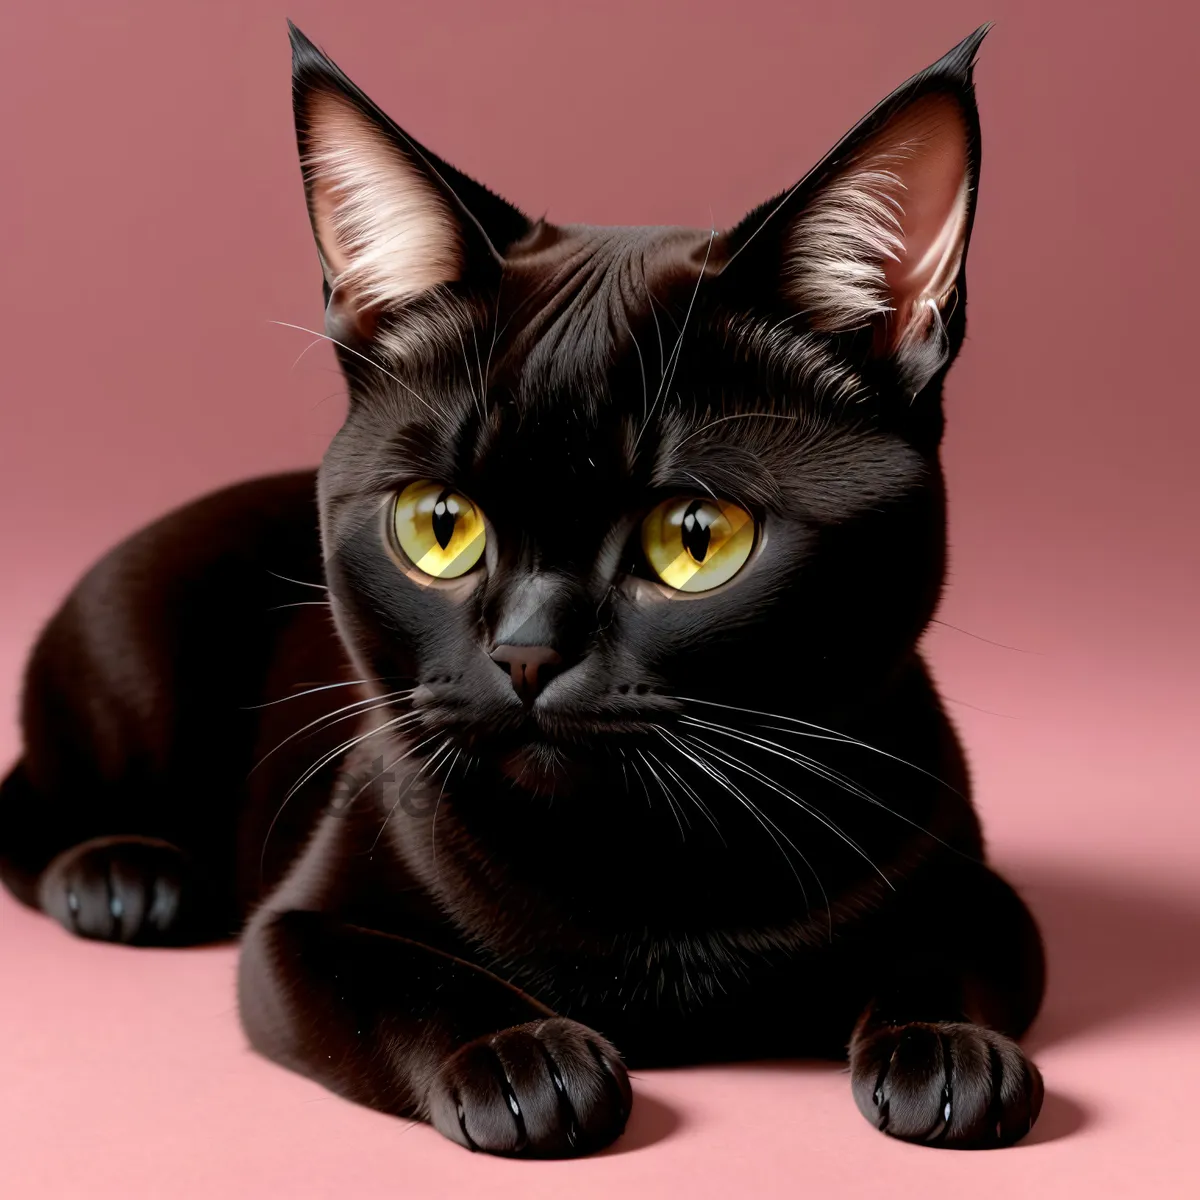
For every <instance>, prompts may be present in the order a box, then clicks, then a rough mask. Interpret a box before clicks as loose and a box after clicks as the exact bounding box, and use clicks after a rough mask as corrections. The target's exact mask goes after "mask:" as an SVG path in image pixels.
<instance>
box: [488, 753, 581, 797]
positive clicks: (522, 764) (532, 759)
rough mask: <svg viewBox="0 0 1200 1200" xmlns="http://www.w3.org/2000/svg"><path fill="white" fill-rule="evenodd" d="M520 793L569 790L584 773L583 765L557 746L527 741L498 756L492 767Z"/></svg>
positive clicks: (553, 793) (546, 792)
mask: <svg viewBox="0 0 1200 1200" xmlns="http://www.w3.org/2000/svg"><path fill="white" fill-rule="evenodd" d="M496 765H497V766H498V767H499V769H500V772H501V774H503V775H505V776H507V777H508V778H509V779H511V780H512V781H513V783H515V784H516V785H517V786H518V787H519V788H521V789H522V790H523V791H526V792H530V793H532V794H533V795H535V796H555V795H559V796H561V795H563V794H564V793H565V792H570V791H573V790H574V788H575V786H576V785H577V784H578V783H579V781H580V779H581V778H582V776H583V775H584V773H585V768H584V765H583V763H581V762H580V761H579V759H578V758H577V757H575V756H573V755H571V754H569V753H568V752H567V751H565V750H563V748H562V747H561V746H555V745H552V744H551V743H549V742H530V743H527V744H525V745H523V746H520V747H519V748H518V749H516V750H511V751H509V752H508V753H506V754H503V755H501V756H500V758H499V760H498V762H497V764H496Z"/></svg>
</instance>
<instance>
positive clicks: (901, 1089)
mask: <svg viewBox="0 0 1200 1200" xmlns="http://www.w3.org/2000/svg"><path fill="white" fill-rule="evenodd" d="M850 1074H851V1080H852V1086H853V1089H854V1100H855V1103H857V1105H858V1108H859V1111H860V1112H861V1113H862V1114H863V1116H864V1117H866V1118H867V1120H868V1121H870V1122H871V1123H872V1124H873V1125H874V1126H876V1128H878V1129H881V1130H882V1131H883V1132H884V1133H888V1134H891V1136H892V1137H896V1138H902V1139H903V1140H905V1141H909V1142H922V1143H925V1144H927V1145H932V1146H947V1147H952V1148H955V1149H964V1150H965V1149H985V1148H988V1147H998V1146H1009V1145H1012V1143H1013V1142H1017V1141H1019V1140H1020V1139H1021V1138H1023V1137H1024V1136H1025V1135H1026V1134H1027V1133H1028V1132H1029V1131H1030V1129H1032V1128H1033V1123H1034V1121H1036V1120H1037V1116H1038V1113H1039V1112H1040V1111H1041V1107H1042V1096H1043V1090H1042V1077H1041V1075H1040V1074H1039V1073H1038V1069H1037V1067H1035V1066H1034V1065H1033V1063H1031V1062H1030V1061H1029V1059H1028V1058H1026V1057H1025V1054H1024V1052H1023V1051H1022V1050H1021V1048H1020V1046H1018V1045H1017V1044H1016V1042H1014V1041H1012V1040H1011V1039H1010V1038H1006V1037H1004V1036H1002V1035H1001V1034H998V1033H993V1032H992V1031H991V1030H990V1029H984V1028H983V1027H982V1026H980V1025H972V1024H968V1023H954V1024H950V1023H944V1024H943V1023H938V1024H932V1023H931V1024H924V1023H914V1024H910V1025H898V1026H883V1027H881V1028H877V1029H872V1030H869V1031H867V1032H866V1033H862V1034H858V1035H856V1037H855V1039H854V1041H853V1043H852V1044H851V1047H850Z"/></svg>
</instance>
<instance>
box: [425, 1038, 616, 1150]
mask: <svg viewBox="0 0 1200 1200" xmlns="http://www.w3.org/2000/svg"><path fill="white" fill-rule="evenodd" d="M632 1103H633V1093H632V1091H631V1089H630V1086H629V1076H628V1075H627V1074H626V1072H625V1067H624V1065H623V1064H622V1063H621V1059H620V1057H619V1056H618V1054H617V1052H616V1050H614V1049H613V1047H612V1046H611V1045H610V1044H609V1043H608V1042H607V1041H605V1040H604V1038H602V1037H601V1036H600V1035H599V1034H598V1033H595V1032H593V1031H592V1030H591V1029H588V1028H587V1026H586V1025H580V1024H579V1023H578V1022H577V1021H569V1020H566V1019H565V1018H562V1017H553V1018H550V1019H549V1020H545V1021H533V1022H530V1023H529V1024H527V1025H517V1026H514V1027H513V1028H512V1029H504V1030H501V1031H500V1032H499V1033H496V1034H493V1035H491V1036H489V1037H485V1038H479V1039H477V1040H476V1041H473V1042H469V1043H468V1044H467V1045H465V1046H463V1047H462V1048H461V1049H460V1050H458V1051H456V1052H455V1053H454V1054H452V1055H451V1056H450V1057H449V1058H448V1059H447V1060H446V1061H445V1062H444V1063H443V1064H442V1065H441V1067H440V1069H439V1071H438V1074H437V1076H436V1078H435V1079H434V1081H433V1084H432V1085H431V1087H430V1089H429V1097H428V1111H429V1118H430V1120H431V1121H432V1122H433V1124H434V1126H435V1127H436V1128H437V1129H439V1130H440V1131H441V1132H442V1133H443V1134H445V1135H446V1137H448V1138H450V1140H451V1141H455V1142H458V1143H459V1145H462V1146H466V1147H467V1148H468V1149H470V1150H485V1151H487V1152H488V1153H490V1154H507V1155H517V1154H520V1155H528V1156H530V1157H535V1158H566V1157H571V1156H574V1155H579V1154H588V1153H591V1152H592V1151H595V1150H599V1149H602V1148H603V1147H604V1146H607V1145H608V1144H609V1143H610V1142H612V1141H614V1140H615V1139H616V1138H617V1137H619V1136H620V1134H621V1133H622V1131H623V1130H624V1129H625V1122H626V1121H627V1120H628V1119H629V1112H630V1108H631V1106H632Z"/></svg>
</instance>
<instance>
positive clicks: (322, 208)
mask: <svg viewBox="0 0 1200 1200" xmlns="http://www.w3.org/2000/svg"><path fill="white" fill-rule="evenodd" d="M304 119H305V127H306V133H307V138H306V142H307V153H305V155H304V156H303V159H302V160H301V161H302V166H303V168H304V173H305V177H306V179H307V180H308V181H309V191H310V198H311V199H310V204H311V209H312V219H313V228H314V231H315V233H316V237H317V242H318V245H319V246H320V250H321V257H322V259H323V261H324V263H325V266H326V272H327V274H326V278H327V280H328V283H329V286H330V289H331V291H332V292H333V293H334V294H335V295H337V294H339V293H341V296H342V299H344V300H345V301H347V302H349V303H351V304H353V305H354V307H356V308H376V309H384V308H388V307H389V306H392V305H395V304H397V303H400V302H402V301H404V300H407V299H410V298H411V297H413V296H416V295H419V294H420V293H422V292H425V291H428V290H429V289H430V288H433V287H436V286H437V285H438V284H440V283H449V282H450V281H451V280H454V279H457V278H458V276H459V272H460V271H461V269H462V239H461V237H460V235H459V231H458V226H457V223H456V221H455V219H454V217H453V215H452V214H451V212H450V209H449V208H448V206H447V205H446V203H445V201H444V200H443V199H442V197H441V196H440V195H439V194H438V192H437V191H436V190H435V189H434V188H433V187H431V186H430V184H429V183H428V182H427V181H426V179H425V178H424V177H423V175H422V173H421V172H419V171H417V170H416V169H414V166H413V164H412V162H411V161H410V160H409V159H408V158H407V157H406V156H405V155H404V154H403V152H401V151H400V150H399V149H398V148H397V147H396V146H395V145H394V144H393V143H392V142H391V141H390V140H389V139H387V138H386V137H384V136H383V135H382V133H381V131H380V130H379V129H378V128H377V127H375V126H374V125H373V123H372V122H370V121H369V120H368V119H367V118H366V117H365V116H364V115H363V114H362V113H361V112H360V111H359V109H358V108H357V107H356V106H355V105H354V104H353V103H352V102H351V101H349V100H347V99H346V98H345V97H342V96H337V95H334V94H332V93H330V92H325V91H316V92H313V93H311V94H310V96H309V97H308V99H307V103H306V106H305V114H304Z"/></svg>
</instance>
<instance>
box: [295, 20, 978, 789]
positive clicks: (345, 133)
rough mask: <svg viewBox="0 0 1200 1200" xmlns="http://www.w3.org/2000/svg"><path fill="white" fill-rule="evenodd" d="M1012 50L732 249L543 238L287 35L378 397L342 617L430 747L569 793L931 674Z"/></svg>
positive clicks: (312, 196)
mask: <svg viewBox="0 0 1200 1200" xmlns="http://www.w3.org/2000/svg"><path fill="white" fill-rule="evenodd" d="M985 32H986V30H982V29H981V30H979V31H977V32H976V33H975V34H973V35H972V36H971V37H969V38H967V39H966V40H965V41H964V42H962V43H961V44H960V45H959V46H957V47H956V48H955V49H954V50H952V51H951V52H950V53H949V54H947V55H946V56H945V57H944V58H942V59H941V60H939V61H938V62H937V63H935V64H934V65H933V66H931V67H929V68H928V69H927V70H925V71H923V72H921V73H920V74H919V75H917V76H915V77H914V78H912V79H910V80H909V81H908V82H907V83H905V84H904V85H903V86H902V87H900V88H899V89H898V90H897V91H895V92H893V93H892V94H891V95H890V96H889V97H887V99H885V100H884V101H883V102H882V103H881V104H880V105H878V106H877V107H876V108H875V109H874V110H873V111H872V112H871V113H869V114H868V115H867V116H866V117H865V118H863V120H861V121H860V122H859V123H858V124H857V125H856V126H855V127H854V128H853V130H852V131H851V132H850V133H849V134H848V135H847V136H846V137H845V138H843V139H842V141H841V142H839V143H838V145H837V146H836V147H835V148H834V149H833V150H832V151H831V152H830V153H829V154H828V155H827V156H826V158H825V159H824V160H823V161H822V162H821V163H820V164H819V165H818V166H817V167H816V168H815V169H814V170H812V171H810V172H809V173H808V174H807V175H806V176H804V178H803V179H802V180H801V181H800V182H799V183H797V184H796V185H795V186H794V187H791V188H790V189H788V190H787V191H785V192H783V193H782V194H781V195H779V196H777V197H776V198H774V199H773V200H770V201H768V202H767V203H765V204H763V205H761V206H760V207H758V208H756V209H755V210H754V211H753V212H751V213H750V215H749V216H747V217H746V218H745V219H744V220H743V221H742V222H740V223H739V224H738V225H736V226H735V227H734V228H732V229H730V230H727V231H722V232H716V231H694V230H687V229H675V228H666V229H660V228H648V229H639V228H605V227H594V226H556V225H552V224H549V223H547V222H546V221H542V220H538V221H535V220H530V219H528V218H527V217H525V216H524V215H523V214H522V213H521V212H519V211H518V210H517V209H516V208H514V207H513V206H512V205H510V204H508V203H507V202H505V201H504V200H501V199H499V198H498V197H497V196H495V195H493V194H492V193H491V192H490V191H488V190H487V189H486V188H485V187H483V186H481V185H480V184H478V183H475V182H474V181H473V180H471V179H469V178H468V177H467V176H466V175H464V174H462V173H461V172H459V171H458V170H456V169H454V168H453V167H451V166H450V165H449V164H448V163H446V162H445V161H443V160H442V159H440V158H439V157H437V156H436V155H435V154H433V153H431V152H430V151H429V150H427V149H425V148H424V147H423V146H422V145H420V144H419V143H418V142H416V141H415V140H414V139H413V138H412V137H410V136H409V135H408V134H407V133H405V132H404V131H403V130H401V129H400V128H399V127H398V126H397V125H396V124H394V123H393V122H392V121H391V120H390V119H389V118H388V117H387V116H385V115H384V113H382V112H381V111H380V110H379V109H378V108H377V107H376V106H375V105H374V104H373V103H372V102H371V101H370V100H369V99H368V98H367V97H366V96H365V95H364V94H363V93H362V92H361V91H359V90H358V88H357V87H355V86H354V84H352V83H351V82H350V81H349V80H348V79H347V78H346V76H345V75H344V74H343V73H342V72H341V71H340V70H339V69H338V68H337V67H336V66H335V65H334V64H333V63H332V62H331V61H330V60H329V59H328V58H326V57H325V56H324V55H323V54H321V53H320V52H319V51H318V50H317V49H316V48H315V47H314V46H313V45H312V44H311V43H310V42H309V41H308V40H307V39H305V38H304V36H303V35H302V34H300V33H299V32H298V31H297V30H295V29H293V30H292V45H293V53H294V75H293V81H294V101H295V113H296V125H297V132H298V140H299V149H300V155H301V161H302V165H303V175H304V183H305V189H306V195H307V199H308V210H309V214H310V217H311V220H312V227H313V232H314V235H315V238H316V243H317V249H318V254H319V259H320V263H321V268H322V272H323V277H324V296H325V321H326V330H327V333H328V336H329V337H330V338H331V339H332V340H334V342H335V344H336V347H337V353H338V356H339V359H340V362H341V366H342V368H343V370H344V372H345V375H346V379H347V382H348V385H349V392H350V406H349V412H348V416H347V419H346V422H345V424H344V426H343V428H342V429H341V431H340V432H339V433H338V435H337V436H336V438H335V439H334V441H333V443H332V445H331V447H330V449H329V451H328V454H327V455H326V458H325V461H324V463H323V466H322V469H321V474H320V501H321V514H322V523H323V529H322V536H323V540H324V546H325V553H326V562H327V575H328V584H329V588H330V594H331V601H332V605H333V609H334V613H335V618H336V621H337V623H338V627H339V631H340V633H341V636H342V638H343V640H344V641H345V643H346V646H347V649H348V651H349V653H350V655H351V657H352V658H353V660H354V662H355V665H356V667H357V668H358V669H360V670H361V671H362V672H363V674H364V675H366V676H369V677H370V678H373V679H378V680H380V681H383V682H384V683H386V684H387V688H388V690H390V689H391V688H399V687H401V686H402V683H403V684H404V685H407V686H411V687H412V688H414V689H415V691H414V692H413V694H412V698H411V704H412V707H413V713H414V714H415V716H414V720H415V721H416V729H417V731H418V732H419V733H420V735H421V743H420V744H421V745H423V746H435V747H448V746H454V747H456V748H457V749H459V750H460V751H462V752H463V753H465V754H467V755H469V756H473V757H475V758H476V759H478V760H479V761H481V762H483V763H485V764H491V765H492V766H495V767H497V768H499V769H502V770H503V771H504V772H505V773H506V774H507V775H508V776H509V778H510V779H516V780H517V781H518V782H519V783H521V784H523V785H525V786H526V787H527V788H529V789H530V790H531V791H538V790H546V789H554V788H561V787H562V786H564V785H565V782H566V781H569V780H570V779H572V778H574V779H575V780H576V781H577V782H578V780H579V779H581V778H584V779H586V778H589V777H594V776H592V775H589V772H595V771H599V770H600V769H601V768H600V767H599V766H598V765H597V764H598V763H600V762H601V760H603V761H604V762H609V761H611V760H612V759H613V756H614V754H617V755H618V756H622V757H623V756H624V754H625V751H626V750H628V752H629V753H630V754H636V753H637V752H638V750H639V748H640V747H641V746H643V745H647V744H649V745H657V744H658V743H657V742H656V741H655V739H656V738H664V737H667V738H669V737H671V736H674V734H672V733H671V729H670V721H671V718H672V716H673V715H674V714H677V713H678V712H679V711H680V710H681V708H682V707H683V705H684V704H685V703H686V698H692V699H702V700H707V701H708V702H710V703H713V702H720V703H727V704H731V705H739V706H744V707H748V708H754V709H761V710H768V711H772V712H777V711H781V710H788V711H794V712H798V711H806V712H810V713H815V712H821V711H828V710H829V709H830V708H831V707H836V706H837V705H839V704H845V703H848V702H851V701H853V699H854V698H856V697H858V698H861V697H865V696H867V695H869V694H870V692H871V690H872V689H874V688H876V687H877V686H879V685H880V684H881V683H882V682H883V681H885V680H886V679H887V678H889V676H891V675H892V674H893V673H894V672H895V671H896V669H897V668H898V667H899V666H901V665H902V664H903V663H905V662H907V661H909V660H910V658H911V653H912V650H913V647H914V645H915V642H916V639H917V638H918V636H919V635H920V633H921V630H922V629H923V627H924V626H925V624H926V623H927V621H928V620H929V618H930V616H931V615H932V612H933V608H934V605H935V603H936V599H937V596H938V593H939V590H940V587H941V583H942V577H943V569H944V542H945V533H944V505H943V492H942V479H941V472H940V467H939V463H938V445H939V441H940V437H941V431H942V413H941V388H942V380H943V377H944V375H945V373H946V370H947V368H948V367H949V366H950V364H951V363H952V362H953V360H954V357H955V355H956V354H957V352H958V350H959V347H960V346H961V343H962V340H963V332H964V323H965V301H966V293H965V277H964V268H965V262H966V254H967V245H968V240H969V237H970V231H971V223H972V218H973V214H974V205H975V195H976V184H977V180H978V173H979V126H978V117H977V112H976V107H975V102H974V95H973V88H972V82H971V71H972V63H973V60H974V56H975V53H976V51H977V49H978V47H979V44H980V42H981V40H982V38H983V35H984V33H985ZM388 681H392V682H388ZM395 681H402V682H395ZM380 690H384V686H383V683H381V687H380Z"/></svg>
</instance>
